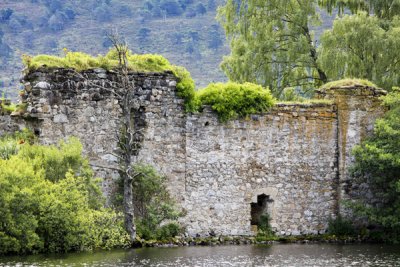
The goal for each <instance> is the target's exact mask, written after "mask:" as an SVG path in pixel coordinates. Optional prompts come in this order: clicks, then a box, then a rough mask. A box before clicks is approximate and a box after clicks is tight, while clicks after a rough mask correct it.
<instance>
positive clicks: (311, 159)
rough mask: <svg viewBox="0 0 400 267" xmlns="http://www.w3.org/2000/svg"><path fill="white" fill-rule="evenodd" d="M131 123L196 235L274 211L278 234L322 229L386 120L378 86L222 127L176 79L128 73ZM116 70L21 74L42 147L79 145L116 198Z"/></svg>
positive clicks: (243, 231)
mask: <svg viewBox="0 0 400 267" xmlns="http://www.w3.org/2000/svg"><path fill="white" fill-rule="evenodd" d="M129 77H130V82H131V83H132V85H134V86H135V90H134V92H135V95H134V99H135V101H134V102H133V103H132V109H133V111H134V112H133V114H134V119H135V120H137V121H138V123H139V124H140V127H141V130H143V132H142V133H143V141H142V148H141V150H140V152H139V154H138V156H137V157H136V158H135V160H136V161H137V162H144V163H149V164H152V165H154V166H155V167H156V168H157V169H158V170H159V171H161V172H162V173H163V174H165V175H166V176H167V177H168V181H169V182H168V188H169V190H170V192H171V193H172V194H173V196H174V197H175V198H176V200H177V202H178V204H180V206H181V207H182V208H183V209H184V210H185V211H186V216H185V217H184V218H182V220H181V221H182V223H183V224H184V225H185V226H186V229H187V232H188V234H190V235H201V236H206V235H210V234H211V235H213V234H217V235H218V234H223V235H252V234H253V233H254V230H256V229H255V227H254V226H252V224H255V223H256V222H257V221H258V220H259V219H260V218H259V216H260V214H263V213H264V214H269V216H270V217H271V224H272V227H273V228H274V230H275V231H276V232H277V233H278V234H281V235H298V234H309V233H323V232H324V231H325V230H326V228H327V222H328V219H329V218H330V217H334V216H336V215H337V214H338V212H339V211H340V203H341V202H340V200H341V199H343V198H348V197H349V196H348V193H347V191H346V185H347V184H349V183H348V181H349V179H348V173H347V171H346V168H347V167H348V166H349V165H350V164H351V160H352V158H351V154H350V151H351V148H352V147H353V146H354V145H355V144H357V143H359V142H360V140H361V139H362V138H363V137H364V136H365V135H366V134H368V132H370V131H371V130H372V127H373V122H374V120H375V118H376V117H377V116H379V115H381V114H382V112H383V109H382V108H380V106H379V100H378V98H377V96H379V95H381V94H383V92H381V91H379V90H376V89H374V88H368V87H357V88H342V87H341V88H334V89H332V90H328V91H325V92H320V97H321V98H327V99H332V100H333V102H332V104H313V105H301V104H293V105H283V104H279V105H277V106H276V107H274V108H273V109H272V110H271V111H269V112H268V113H265V114H254V115H252V116H250V117H249V118H247V119H241V120H233V121H229V122H227V123H220V122H219V121H218V119H217V117H216V115H215V114H214V113H213V112H211V111H210V109H209V108H205V110H204V111H203V112H202V113H198V114H186V113H185V112H184V105H183V104H184V103H183V100H182V99H180V98H179V97H177V95H176V82H177V80H176V78H175V77H174V76H173V75H172V73H169V72H165V73H147V74H144V73H130V74H129ZM117 85H118V79H117V76H116V75H115V73H113V72H106V71H105V70H101V69H96V70H90V71H85V72H83V73H76V72H74V71H72V70H65V69H55V70H48V69H40V70H38V71H35V72H32V73H30V74H28V75H26V77H25V88H26V91H27V94H26V99H25V101H26V102H27V104H28V109H27V114H25V116H27V117H29V118H30V122H29V123H28V125H29V126H30V127H31V128H34V129H35V132H36V133H38V134H39V137H40V141H41V142H42V143H55V142H57V141H58V140H59V139H63V138H66V137H68V136H77V137H79V138H80V139H81V141H82V143H83V145H84V150H85V153H86V155H87V156H88V157H89V158H90V162H91V164H92V166H94V168H95V170H96V173H97V175H99V176H100V177H102V178H103V181H104V182H103V189H104V192H105V194H106V195H107V196H108V197H109V198H110V196H111V195H112V194H113V188H114V186H113V185H114V184H115V179H116V178H117V176H118V175H117V173H116V172H115V171H110V169H109V167H113V166H114V167H115V164H116V158H115V156H114V155H113V153H114V152H115V149H116V139H115V137H116V133H117V131H118V130H119V126H118V125H119V117H120V115H121V107H120V100H119V99H118V97H115V96H114V95H113V94H110V88H113V87H115V86H117Z"/></svg>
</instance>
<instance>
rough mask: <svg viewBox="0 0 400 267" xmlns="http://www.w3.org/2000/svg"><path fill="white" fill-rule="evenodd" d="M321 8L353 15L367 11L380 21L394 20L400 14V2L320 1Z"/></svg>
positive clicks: (367, 0) (376, 0) (370, 0)
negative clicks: (346, 11) (347, 11)
mask: <svg viewBox="0 0 400 267" xmlns="http://www.w3.org/2000/svg"><path fill="white" fill-rule="evenodd" d="M318 2H319V4H320V6H322V7H325V8H326V9H327V10H328V11H329V12H332V11H333V10H336V9H337V10H338V11H339V14H343V13H344V12H345V10H346V9H349V10H351V11H352V12H353V13H357V12H359V11H361V10H362V11H366V12H368V13H371V14H374V15H375V16H377V17H378V18H380V19H392V18H393V17H394V16H397V15H399V14H400V2H399V1H398V0H385V1H381V0H318Z"/></svg>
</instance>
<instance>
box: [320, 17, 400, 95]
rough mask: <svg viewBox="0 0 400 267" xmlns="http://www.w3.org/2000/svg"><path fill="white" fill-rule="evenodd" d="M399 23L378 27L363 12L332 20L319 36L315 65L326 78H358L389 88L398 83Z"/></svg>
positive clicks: (379, 23) (376, 19)
mask: <svg viewBox="0 0 400 267" xmlns="http://www.w3.org/2000/svg"><path fill="white" fill-rule="evenodd" d="M399 32H400V22H399V20H398V19H394V20H393V21H391V22H390V23H389V24H386V25H385V28H383V27H382V22H381V21H380V20H379V19H378V18H377V17H376V16H369V15H368V14H367V13H359V14H356V15H352V16H349V15H346V16H344V17H342V18H339V19H336V20H335V22H334V25H333V28H332V30H328V31H325V33H324V34H323V35H322V37H321V46H320V50H319V54H320V57H319V63H320V65H321V66H322V68H323V69H324V70H325V71H326V73H327V75H328V76H329V78H330V79H341V78H343V77H359V78H363V79H368V80H370V81H373V82H374V83H376V84H377V85H378V86H380V87H383V88H385V89H390V88H392V87H393V86H395V85H397V84H398V83H399V82H400V75H399V67H398V62H399V61H400V53H399V51H400V45H399V43H400V37H399V36H400V35H399Z"/></svg>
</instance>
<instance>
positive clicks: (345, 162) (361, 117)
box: [318, 85, 386, 215]
mask: <svg viewBox="0 0 400 267" xmlns="http://www.w3.org/2000/svg"><path fill="white" fill-rule="evenodd" d="M385 94H386V91H384V90H382V89H378V88H374V87H368V86H361V85H358V86H342V87H332V88H330V89H328V90H325V91H318V96H319V97H320V98H325V99H331V100H333V101H334V102H335V104H336V106H337V108H338V112H337V113H338V129H339V136H338V141H337V142H338V144H337V145H338V147H339V155H338V160H339V184H340V186H339V187H338V190H339V193H338V197H339V199H338V202H340V203H341V202H343V200H349V199H352V198H355V197H357V198H359V197H361V198H366V197H367V198H370V196H367V195H370V194H369V189H368V186H366V185H363V186H360V185H358V183H357V182H354V181H352V179H351V177H350V175H349V167H351V165H352V163H353V162H354V157H353V156H352V154H351V151H352V148H353V147H354V146H355V145H357V144H359V143H360V142H361V141H362V139H363V138H365V137H366V136H368V135H370V134H371V133H372V132H373V129H374V122H375V120H376V119H377V118H379V117H382V116H383V114H384V113H385V111H386V109H385V107H383V106H382V105H381V101H380V99H379V97H380V96H383V95H385ZM341 206H342V205H339V207H341ZM340 212H341V213H342V214H343V215H346V214H347V215H349V210H348V209H346V208H344V207H342V208H341V210H340Z"/></svg>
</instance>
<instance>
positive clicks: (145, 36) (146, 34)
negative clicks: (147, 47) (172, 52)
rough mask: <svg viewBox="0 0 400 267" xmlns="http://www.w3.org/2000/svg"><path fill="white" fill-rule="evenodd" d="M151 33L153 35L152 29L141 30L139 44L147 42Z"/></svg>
mask: <svg viewBox="0 0 400 267" xmlns="http://www.w3.org/2000/svg"><path fill="white" fill-rule="evenodd" d="M150 33H151V30H150V29H148V28H140V29H139V32H138V37H139V42H141V43H144V42H147V39H148V37H149V34H150Z"/></svg>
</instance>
